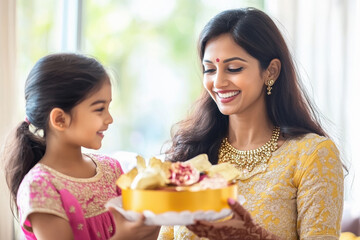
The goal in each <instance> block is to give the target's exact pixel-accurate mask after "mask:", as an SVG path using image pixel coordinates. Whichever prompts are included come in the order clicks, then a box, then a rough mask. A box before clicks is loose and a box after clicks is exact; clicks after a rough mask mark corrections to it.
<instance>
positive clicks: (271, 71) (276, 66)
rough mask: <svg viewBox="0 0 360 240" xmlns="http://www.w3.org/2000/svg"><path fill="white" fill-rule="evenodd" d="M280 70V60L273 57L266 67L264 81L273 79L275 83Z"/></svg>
mask: <svg viewBox="0 0 360 240" xmlns="http://www.w3.org/2000/svg"><path fill="white" fill-rule="evenodd" d="M280 71H281V62H280V60H279V59H277V58H274V59H273V60H271V62H270V64H269V66H268V68H267V69H266V74H265V83H266V82H267V81H270V80H273V83H275V82H276V80H277V79H278V77H279V75H280Z"/></svg>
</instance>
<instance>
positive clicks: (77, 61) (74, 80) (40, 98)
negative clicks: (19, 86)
mask: <svg viewBox="0 0 360 240" xmlns="http://www.w3.org/2000/svg"><path fill="white" fill-rule="evenodd" d="M106 79H108V77H107V73H106V71H105V69H104V68H103V66H102V65H101V64H100V63H99V62H97V61H96V60H95V59H93V58H90V57H86V56H83V55H79V54H70V53H69V54H52V55H48V56H45V57H43V58H41V59H40V60H39V61H38V62H37V63H36V64H35V66H34V67H33V69H32V70H31V72H30V74H29V76H28V78H27V80H26V83H25V100H26V116H27V119H26V121H23V122H21V123H20V124H19V126H18V127H17V128H16V130H15V131H14V134H13V138H12V139H9V141H8V143H7V145H6V147H5V148H4V150H3V156H2V157H3V158H4V160H5V176H6V181H7V184H8V187H9V189H10V193H11V198H12V204H16V201H17V197H16V196H17V192H18V189H19V186H20V183H21V181H22V179H23V178H24V176H25V175H26V174H27V173H28V172H29V170H30V169H31V168H32V167H33V166H34V165H35V164H36V163H37V162H39V160H40V159H41V158H42V157H43V156H44V153H45V150H46V141H45V136H46V132H47V130H48V121H49V114H50V112H51V110H52V109H53V108H56V107H58V108H61V109H62V110H64V112H66V113H70V111H71V109H72V108H73V107H74V106H76V105H77V104H79V103H80V102H81V101H83V100H84V99H85V98H86V97H87V96H89V95H90V94H91V93H93V92H94V91H96V89H99V88H100V87H101V85H102V84H103V82H104V81H105V80H106ZM29 123H31V124H32V125H33V126H35V127H36V128H37V129H42V130H43V131H44V137H39V136H37V135H36V134H33V132H30V130H29ZM12 206H13V205H12Z"/></svg>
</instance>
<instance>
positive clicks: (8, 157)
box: [3, 121, 46, 209]
mask: <svg viewBox="0 0 360 240" xmlns="http://www.w3.org/2000/svg"><path fill="white" fill-rule="evenodd" d="M45 149H46V145H45V140H44V138H40V137H38V136H36V135H34V134H33V133H32V132H31V131H30V130H29V123H27V122H26V121H24V122H21V123H20V124H19V125H18V126H17V128H16V129H15V130H14V132H13V136H11V137H10V138H9V140H8V142H7V144H6V145H5V148H4V149H3V157H4V158H5V177H6V182H7V185H8V187H9V189H10V195H11V200H12V206H13V207H14V208H13V207H12V209H16V207H15V206H16V201H17V191H18V189H19V186H20V183H21V181H22V180H23V178H24V177H25V175H26V174H27V173H28V172H29V171H30V169H31V168H32V167H33V166H35V164H36V163H38V162H39V160H40V159H41V158H42V157H43V156H44V153H45ZM14 204H15V205H14Z"/></svg>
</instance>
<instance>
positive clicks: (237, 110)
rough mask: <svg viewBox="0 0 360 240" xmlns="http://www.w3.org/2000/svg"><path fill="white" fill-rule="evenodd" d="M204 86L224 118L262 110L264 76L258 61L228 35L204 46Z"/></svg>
mask: <svg viewBox="0 0 360 240" xmlns="http://www.w3.org/2000/svg"><path fill="white" fill-rule="evenodd" d="M202 63H203V66H204V80H203V81H204V82H203V83H204V87H205V88H206V90H207V91H208V92H209V94H210V96H211V97H212V98H213V99H214V101H215V102H216V104H217V106H218V108H219V110H220V112H221V113H222V114H225V115H232V114H249V113H251V112H252V113H253V114H256V113H258V111H263V109H264V108H265V88H264V84H265V80H266V79H265V76H264V75H265V74H263V72H264V71H262V69H261V68H260V63H259V61H258V60H257V59H255V58H254V57H252V56H251V55H249V54H248V53H247V52H246V51H245V50H244V49H243V48H242V47H240V46H239V45H238V44H236V43H235V42H234V40H233V38H232V37H231V35H230V34H223V35H220V36H218V37H216V38H213V39H211V40H210V41H208V42H207V44H206V46H205V52H204V59H203V62H202Z"/></svg>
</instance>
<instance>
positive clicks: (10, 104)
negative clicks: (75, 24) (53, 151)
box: [0, 0, 16, 239]
mask: <svg viewBox="0 0 360 240" xmlns="http://www.w3.org/2000/svg"><path fill="white" fill-rule="evenodd" d="M15 2H16V1H13V0H1V1H0V143H1V146H2V143H3V141H4V139H5V136H6V134H7V130H8V126H13V125H14V114H13V113H14V112H15V111H14V108H15V107H14V106H16V103H15V101H16V96H15V95H16V94H15V29H16V28H15ZM0 166H1V169H0V192H1V194H0V213H1V218H0V238H1V239H12V237H13V235H12V232H13V231H12V226H13V224H12V219H13V218H12V214H11V211H10V207H9V203H10V202H9V194H8V188H7V186H6V182H5V177H4V174H3V173H4V172H3V167H2V163H0Z"/></svg>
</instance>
